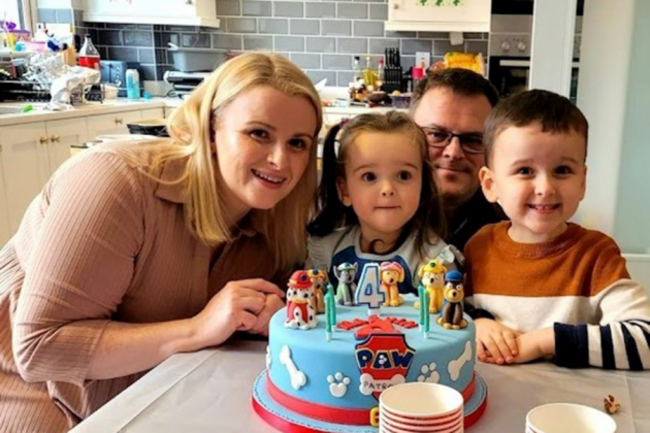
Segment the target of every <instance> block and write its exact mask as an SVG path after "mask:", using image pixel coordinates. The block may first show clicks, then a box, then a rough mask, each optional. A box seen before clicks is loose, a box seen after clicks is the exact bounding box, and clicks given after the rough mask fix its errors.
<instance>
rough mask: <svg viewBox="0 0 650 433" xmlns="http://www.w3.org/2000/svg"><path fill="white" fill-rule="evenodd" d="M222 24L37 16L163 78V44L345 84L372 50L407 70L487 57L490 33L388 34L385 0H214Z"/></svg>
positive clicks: (67, 13) (58, 12)
mask: <svg viewBox="0 0 650 433" xmlns="http://www.w3.org/2000/svg"><path fill="white" fill-rule="evenodd" d="M215 1H216V3H217V14H218V17H219V19H220V20H221V28H219V29H212V28H202V27H186V26H163V25H135V24H109V23H106V24H104V23H84V22H83V21H82V13H81V11H78V10H74V11H73V10H70V9H38V13H39V20H40V21H46V22H63V23H67V22H70V23H71V24H74V25H75V26H76V28H77V32H78V33H79V34H84V33H90V34H91V36H92V38H93V41H94V42H95V45H96V46H97V48H98V49H99V51H100V54H101V55H102V57H103V58H105V59H110V60H129V61H133V60H135V61H139V62H140V63H141V64H142V71H143V75H144V79H146V80H162V76H163V74H164V71H166V70H168V69H173V66H172V64H171V59H169V58H168V56H167V50H166V47H167V42H173V43H175V44H177V45H180V46H182V47H196V48H223V49H227V50H230V51H233V52H242V51H248V50H269V51H276V52H279V53H282V54H283V55H285V56H286V57H288V58H290V59H291V60H292V61H293V62H295V63H296V64H297V65H298V66H300V67H301V68H303V69H304V70H305V72H306V73H307V74H308V75H309V76H310V77H311V78H312V80H314V81H315V82H316V81H319V80H320V79H322V78H327V79H328V85H338V86H347V84H348V83H349V82H350V81H351V80H352V78H353V71H352V64H353V59H354V57H355V56H360V57H361V59H362V62H361V64H362V66H363V65H365V56H366V55H368V54H370V55H371V56H372V58H373V64H374V65H375V66H376V62H377V58H378V57H379V56H381V55H382V54H383V53H384V49H385V48H387V47H399V48H400V50H401V52H402V64H403V65H404V66H405V67H409V66H412V65H413V64H414V63H415V52H416V51H428V52H430V53H432V61H436V60H439V59H440V58H442V56H443V55H444V54H445V53H446V52H447V51H450V50H454V51H463V52H473V53H477V52H481V53H483V55H484V56H487V50H488V34H487V33H465V34H464V36H465V42H464V43H463V44H462V45H460V46H452V45H451V44H450V43H449V34H448V33H444V32H392V31H386V30H385V26H384V21H385V20H386V19H387V17H388V3H387V0H375V1H369V0H355V1H350V0H341V1H328V0H324V1H313V0H312V1H286V0H215Z"/></svg>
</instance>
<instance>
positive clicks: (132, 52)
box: [107, 47, 138, 62]
mask: <svg viewBox="0 0 650 433" xmlns="http://www.w3.org/2000/svg"><path fill="white" fill-rule="evenodd" d="M107 54H108V58H109V59H118V60H124V61H126V62H137V61H138V49H137V48H133V47H108V53H107Z"/></svg>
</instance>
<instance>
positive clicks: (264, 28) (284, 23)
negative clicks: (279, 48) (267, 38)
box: [258, 18, 289, 35]
mask: <svg viewBox="0 0 650 433" xmlns="http://www.w3.org/2000/svg"><path fill="white" fill-rule="evenodd" d="M258 26H259V31H260V33H265V34H274V35H286V34H288V33H289V20H287V19H284V18H260V19H259V23H258Z"/></svg>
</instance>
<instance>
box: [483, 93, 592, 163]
mask: <svg viewBox="0 0 650 433" xmlns="http://www.w3.org/2000/svg"><path fill="white" fill-rule="evenodd" d="M535 122H539V123H540V124H541V125H542V131H543V132H550V133H569V132H571V131H575V132H577V133H578V134H580V135H582V136H583V137H584V139H585V158H586V157H587V137H588V133H589V123H588V122H587V118H586V117H585V115H584V114H582V111H580V109H579V108H578V107H576V105H575V104H573V102H571V101H570V100H569V99H567V98H565V97H564V96H561V95H558V94H557V93H553V92H549V91H548V90H539V89H535V90H528V91H525V92H521V93H517V94H515V95H513V96H510V97H508V98H506V99H504V100H502V101H501V102H499V103H498V104H497V106H496V107H495V108H494V110H492V112H491V113H490V115H489V116H488V118H487V119H486V121H485V134H484V135H483V146H484V148H485V163H486V164H489V162H490V158H491V157H492V153H493V150H494V142H495V140H496V138H497V136H498V135H499V134H500V133H501V132H503V131H504V130H505V129H506V128H509V127H511V126H514V127H517V128H522V127H525V126H528V125H530V124H532V123H535Z"/></svg>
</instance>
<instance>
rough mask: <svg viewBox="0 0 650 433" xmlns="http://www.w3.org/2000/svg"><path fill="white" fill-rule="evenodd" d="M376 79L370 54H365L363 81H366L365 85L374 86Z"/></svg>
mask: <svg viewBox="0 0 650 433" xmlns="http://www.w3.org/2000/svg"><path fill="white" fill-rule="evenodd" d="M376 79H377V75H376V73H375V70H374V69H372V59H371V58H370V56H366V67H365V69H364V70H363V81H364V82H365V83H366V86H372V87H373V88H374V87H375V81H376Z"/></svg>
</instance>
